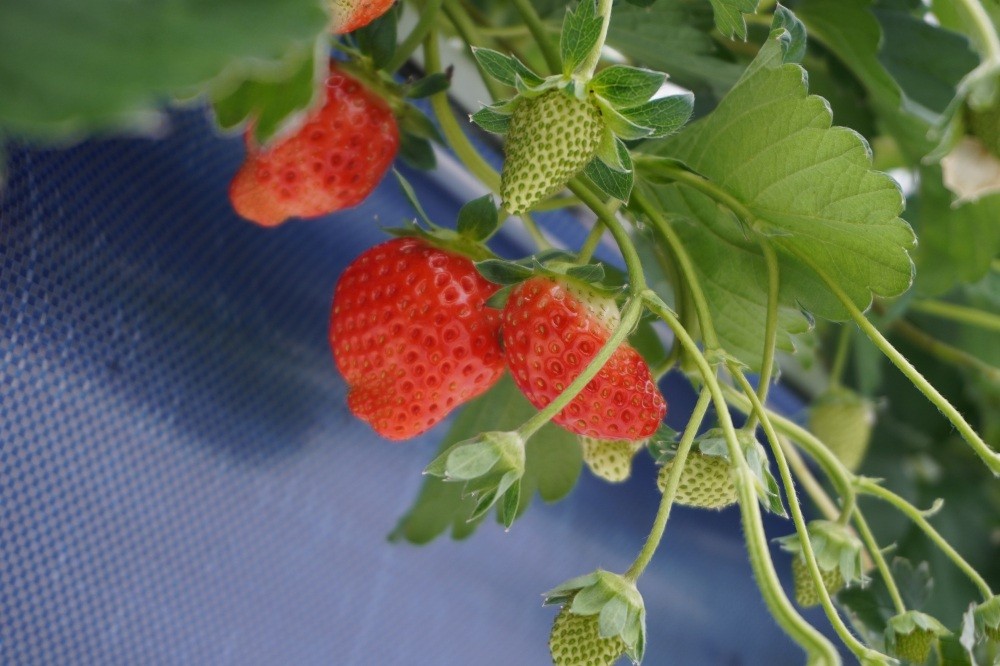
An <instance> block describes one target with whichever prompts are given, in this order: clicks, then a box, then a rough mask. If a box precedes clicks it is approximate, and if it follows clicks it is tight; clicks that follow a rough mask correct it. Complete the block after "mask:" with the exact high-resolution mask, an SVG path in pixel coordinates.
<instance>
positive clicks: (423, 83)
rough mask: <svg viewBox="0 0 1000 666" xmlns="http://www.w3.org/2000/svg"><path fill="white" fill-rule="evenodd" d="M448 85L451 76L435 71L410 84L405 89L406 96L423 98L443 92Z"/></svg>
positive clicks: (449, 84)
mask: <svg viewBox="0 0 1000 666" xmlns="http://www.w3.org/2000/svg"><path fill="white" fill-rule="evenodd" d="M449 86H451V77H450V76H448V75H447V74H445V73H444V72H435V73H433V74H431V75H430V76H425V77H424V78H422V79H420V80H419V81H415V82H414V83H413V84H411V85H410V86H409V87H408V88H407V89H406V96H407V97H409V98H410V99H423V98H424V97H430V96H431V95H436V94H437V93H439V92H444V91H445V90H447V89H448V87H449Z"/></svg>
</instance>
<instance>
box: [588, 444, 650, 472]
mask: <svg viewBox="0 0 1000 666" xmlns="http://www.w3.org/2000/svg"><path fill="white" fill-rule="evenodd" d="M645 445H646V440H641V441H638V442H630V441H628V440H627V439H596V438H594V437H581V438H580V446H581V447H582V448H583V461H584V462H585V463H587V467H589V468H590V471H591V472H593V473H594V475H595V476H599V477H601V478H602V479H604V480H605V481H610V482H611V483H620V482H622V481H624V480H626V479H627V478H628V477H629V476H631V475H632V459H633V458H634V457H635V454H636V453H638V452H639V450H640V449H641V448H642V447H643V446H645Z"/></svg>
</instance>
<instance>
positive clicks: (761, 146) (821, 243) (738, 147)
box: [637, 29, 914, 319]
mask: <svg viewBox="0 0 1000 666" xmlns="http://www.w3.org/2000/svg"><path fill="white" fill-rule="evenodd" d="M785 32H786V31H785V29H777V30H774V31H772V33H771V37H770V39H768V41H767V42H766V43H765V45H764V46H763V47H762V48H761V51H760V53H759V54H758V56H757V58H756V59H755V60H754V62H753V63H751V65H750V66H749V67H748V69H747V72H746V74H745V76H744V77H743V78H742V79H741V80H740V82H739V83H738V84H737V85H736V86H735V87H734V88H733V90H732V91H731V92H730V93H729V94H728V95H727V96H726V97H725V98H724V99H723V100H722V102H721V103H720V104H719V106H718V107H717V108H716V109H715V111H713V112H712V113H711V114H709V115H708V116H707V117H705V118H704V119H702V120H700V121H698V122H696V123H694V124H692V125H689V126H688V127H687V128H686V129H685V130H683V131H682V132H680V133H679V134H677V135H675V136H674V137H672V138H670V139H667V140H666V141H665V142H664V144H663V145H662V146H661V147H660V149H659V152H660V153H661V154H663V155H668V156H670V157H672V158H676V159H681V160H683V161H685V162H686V163H687V164H688V165H689V166H690V167H691V169H693V170H694V171H695V172H697V173H698V174H702V175H703V176H704V177H705V178H707V179H708V180H709V181H710V185H709V186H708V188H707V189H714V190H716V191H717V192H719V194H717V195H715V198H716V199H717V198H722V199H727V200H729V201H733V202H738V204H734V206H735V208H737V209H738V210H739V212H740V214H741V215H742V216H743V217H745V218H747V219H743V220H741V222H742V223H744V224H747V225H749V229H748V231H752V232H753V233H756V234H759V235H760V236H762V237H764V238H765V239H766V242H768V243H770V244H771V245H772V246H773V247H774V248H775V249H776V250H777V253H778V255H779V269H780V274H781V276H782V277H781V282H782V284H786V283H787V286H788V291H786V292H785V293H786V294H788V295H789V296H792V297H793V298H792V300H791V301H790V302H789V301H787V300H786V301H785V303H788V304H791V303H795V304H798V305H799V306H801V307H803V308H805V309H807V310H809V311H811V312H814V313H816V314H818V315H820V316H822V317H825V318H829V319H845V318H847V316H848V314H847V312H846V310H845V309H844V307H843V306H842V305H841V303H840V302H839V301H838V300H837V299H836V297H835V296H834V295H833V294H832V293H830V292H829V291H828V290H827V289H826V288H825V286H823V285H822V284H821V283H820V282H818V281H817V278H816V272H815V270H813V268H811V267H810V265H809V264H812V265H813V266H815V268H816V270H819V271H822V272H823V273H824V274H826V275H828V276H830V277H831V278H832V279H833V280H835V281H836V282H837V283H838V284H839V285H840V288H841V289H842V290H843V291H844V292H845V293H846V294H847V295H848V297H849V298H850V299H851V301H852V302H853V303H854V304H855V305H856V306H857V307H859V308H861V309H865V308H867V307H868V305H869V304H870V303H871V299H872V294H873V293H874V294H878V295H882V296H894V295H898V294H900V293H902V292H903V291H905V290H906V289H907V288H908V287H909V286H910V283H911V281H912V276H913V265H912V262H911V261H910V257H909V254H908V250H909V249H910V248H911V247H912V246H913V243H914V236H913V231H912V230H911V229H910V227H909V225H907V224H906V222H904V221H903V220H902V219H900V218H899V213H900V212H901V211H902V208H903V198H902V195H901V194H900V191H899V187H898V186H897V184H896V182H895V181H894V180H892V178H890V177H889V176H887V175H885V174H883V173H879V172H877V171H875V170H874V169H872V166H871V153H870V150H869V148H868V145H867V144H866V143H865V142H864V140H863V139H862V138H861V137H860V136H859V135H858V134H856V133H855V132H853V131H852V130H848V129H845V128H841V127H831V118H830V110H829V106H828V105H827V104H826V102H825V101H824V100H823V99H821V98H818V97H815V96H808V94H807V89H806V76H805V72H804V71H803V70H802V68H801V67H799V66H798V65H794V64H786V62H785V56H786V48H787V47H788V45H789V44H788V42H786V41H783V40H782V39H781V37H782V35H784V34H785ZM637 166H641V165H640V164H639V163H637ZM671 168H672V167H671ZM669 187H672V188H676V189H677V190H679V191H680V192H678V193H677V194H678V195H680V196H682V197H683V198H684V199H686V200H688V201H689V202H692V205H693V206H697V207H700V208H703V209H711V208H715V207H717V204H716V200H715V199H713V198H710V197H708V196H707V195H706V194H703V193H702V192H698V191H694V189H693V188H691V187H690V186H689V185H672V186H669ZM734 224H736V222H734ZM807 262H809V263H807ZM757 279H758V280H759V281H758V282H757V284H759V285H760V287H761V288H763V287H764V285H766V283H767V281H766V279H760V278H757Z"/></svg>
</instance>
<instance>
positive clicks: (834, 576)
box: [792, 557, 844, 608]
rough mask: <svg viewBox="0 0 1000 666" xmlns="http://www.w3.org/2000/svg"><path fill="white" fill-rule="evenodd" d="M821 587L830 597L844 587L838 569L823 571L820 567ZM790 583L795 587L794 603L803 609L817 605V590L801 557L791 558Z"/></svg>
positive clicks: (842, 577) (842, 578)
mask: <svg viewBox="0 0 1000 666" xmlns="http://www.w3.org/2000/svg"><path fill="white" fill-rule="evenodd" d="M819 571H820V575H821V577H822V578H823V587H825V588H826V591H827V592H828V593H829V594H830V595H831V596H832V595H834V594H836V593H837V592H839V591H840V590H841V589H842V588H843V587H844V576H843V575H842V574H841V573H840V567H834V568H833V569H824V568H822V567H820V570H819ZM792 583H793V585H794V587H795V602H796V603H798V605H799V606H802V607H803V608H811V607H812V606H818V605H819V590H817V589H816V584H815V583H813V580H812V577H811V576H810V575H809V566H808V565H807V564H806V561H805V560H804V559H803V558H802V557H794V558H792Z"/></svg>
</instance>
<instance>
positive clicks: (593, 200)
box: [569, 178, 646, 294]
mask: <svg viewBox="0 0 1000 666" xmlns="http://www.w3.org/2000/svg"><path fill="white" fill-rule="evenodd" d="M569 189H570V190H571V191H572V192H573V194H575V195H576V196H577V197H578V198H579V199H580V201H582V202H583V203H584V205H586V206H587V207H588V208H590V210H592V211H594V214H595V215H597V219H598V220H600V222H601V223H602V224H603V225H604V226H605V227H607V229H608V231H610V232H611V235H612V236H613V237H614V239H615V243H617V244H618V249H619V250H620V251H621V253H622V258H623V259H624V260H625V268H626V269H627V270H628V280H629V291H631V292H632V293H633V294H637V293H639V292H641V291H643V290H644V289H645V288H646V276H645V275H644V274H643V272H642V261H640V260H639V253H638V252H636V250H635V245H634V244H633V243H632V239H631V238H629V237H628V232H627V231H625V227H623V226H622V224H621V222H619V221H618V218H617V217H615V214H614V213H613V212H612V211H611V210H609V209H608V207H607V206H606V205H605V203H604V201H603V200H602V199H601V198H600V197H599V196H597V195H596V194H594V193H593V192H591V191H590V188H589V187H587V186H586V185H585V184H584V183H583V182H582V181H581V180H580V179H578V178H574V179H573V180H571V181H570V182H569Z"/></svg>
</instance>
